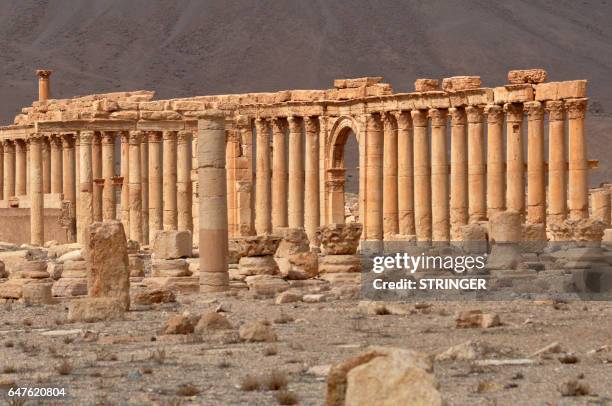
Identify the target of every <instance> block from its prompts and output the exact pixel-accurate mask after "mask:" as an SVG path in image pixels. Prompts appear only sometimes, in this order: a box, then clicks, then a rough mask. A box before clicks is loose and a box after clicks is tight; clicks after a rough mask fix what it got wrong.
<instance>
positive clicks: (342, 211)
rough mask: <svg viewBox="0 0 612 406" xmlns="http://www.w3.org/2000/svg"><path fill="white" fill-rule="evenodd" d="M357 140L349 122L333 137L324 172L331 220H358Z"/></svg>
mask: <svg viewBox="0 0 612 406" xmlns="http://www.w3.org/2000/svg"><path fill="white" fill-rule="evenodd" d="M359 156H360V154H359V142H358V138H357V134H356V133H355V131H354V130H353V128H352V127H351V126H349V125H346V126H343V127H342V128H341V129H340V130H339V131H338V132H337V136H336V137H335V139H334V143H333V145H332V152H331V157H332V159H331V168H330V169H329V170H328V173H327V184H328V203H329V215H330V223H340V224H344V223H356V222H360V217H361V216H360V210H359V209H360V198H359V196H360V176H359V169H360V165H359Z"/></svg>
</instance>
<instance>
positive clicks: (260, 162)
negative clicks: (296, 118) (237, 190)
mask: <svg viewBox="0 0 612 406" xmlns="http://www.w3.org/2000/svg"><path fill="white" fill-rule="evenodd" d="M255 129H256V133H257V139H256V149H257V151H256V153H257V162H256V169H255V180H256V185H255V231H256V232H257V234H267V233H270V232H271V231H272V218H271V212H270V210H271V205H270V203H271V199H270V197H271V196H270V194H271V183H270V134H269V128H268V122H267V121H266V119H263V118H258V119H256V120H255Z"/></svg>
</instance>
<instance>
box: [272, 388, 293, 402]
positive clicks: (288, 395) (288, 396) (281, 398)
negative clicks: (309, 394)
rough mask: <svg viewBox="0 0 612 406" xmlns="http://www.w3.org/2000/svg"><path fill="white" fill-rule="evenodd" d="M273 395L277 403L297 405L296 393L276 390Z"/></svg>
mask: <svg viewBox="0 0 612 406" xmlns="http://www.w3.org/2000/svg"><path fill="white" fill-rule="evenodd" d="M275 397H276V401H277V402H278V404H279V405H297V404H298V397H297V395H296V394H295V393H293V392H290V391H288V390H281V391H278V392H277V393H276V396H275Z"/></svg>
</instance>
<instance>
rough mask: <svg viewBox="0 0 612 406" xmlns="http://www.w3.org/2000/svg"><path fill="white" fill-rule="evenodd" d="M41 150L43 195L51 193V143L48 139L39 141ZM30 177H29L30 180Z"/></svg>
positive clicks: (44, 138)
mask: <svg viewBox="0 0 612 406" xmlns="http://www.w3.org/2000/svg"><path fill="white" fill-rule="evenodd" d="M41 148H42V185H43V194H44V193H51V143H50V142H49V137H43V138H42V140H41ZM31 177H32V175H30V178H31Z"/></svg>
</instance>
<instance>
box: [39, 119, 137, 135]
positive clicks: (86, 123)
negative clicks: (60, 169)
mask: <svg viewBox="0 0 612 406" xmlns="http://www.w3.org/2000/svg"><path fill="white" fill-rule="evenodd" d="M34 128H35V130H36V132H71V131H131V130H135V129H136V122H135V121H127V120H101V119H97V120H96V119H94V120H71V121H37V122H36V123H35V125H34Z"/></svg>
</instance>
